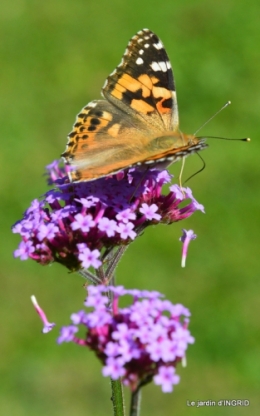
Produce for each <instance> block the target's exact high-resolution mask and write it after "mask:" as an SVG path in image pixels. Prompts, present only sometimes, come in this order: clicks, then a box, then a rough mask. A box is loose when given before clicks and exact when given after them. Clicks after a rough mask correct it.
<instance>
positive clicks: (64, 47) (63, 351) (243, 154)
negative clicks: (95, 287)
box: [0, 0, 260, 416]
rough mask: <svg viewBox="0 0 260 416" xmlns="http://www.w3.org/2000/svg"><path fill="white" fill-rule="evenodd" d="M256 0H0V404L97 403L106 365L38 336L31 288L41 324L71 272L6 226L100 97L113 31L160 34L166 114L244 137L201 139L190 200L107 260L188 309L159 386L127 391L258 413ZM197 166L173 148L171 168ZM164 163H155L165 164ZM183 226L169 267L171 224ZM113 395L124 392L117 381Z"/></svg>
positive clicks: (61, 411)
mask: <svg viewBox="0 0 260 416" xmlns="http://www.w3.org/2000/svg"><path fill="white" fill-rule="evenodd" d="M259 14H260V5H259V1H258V0H252V1H250V2H248V1H246V0H241V1H237V0H228V1H227V0H219V1H217V2H216V1H213V0H208V1H206V0H204V1H203V0H197V1H194V2H192V1H187V0H175V1H172V0H164V1H161V2H158V1H154V0H150V1H148V0H133V1H131V2H126V1H125V2H124V1H119V0H117V1H115V0H111V1H109V2H108V1H105V0H99V1H98V2H97V1H92V0H89V1H87V0H85V1H83V0H74V1H70V0H51V1H50V0H45V1H42V2H40V1H37V0H34V1H33V0H31V1H30V0H13V1H12V2H11V3H10V2H9V1H7V0H4V1H2V2H1V6H0V22H1V23H0V39H1V80H0V82H1V86H0V106H1V109H0V117H1V121H0V129H1V153H0V160H1V162H0V165H1V176H0V191H1V217H0V221H1V234H2V237H1V252H0V255H1V265H2V266H1V286H0V296H1V301H0V312H1V328H2V329H1V337H0V357H1V359H0V372H1V383H0V414H1V415H12V416H24V415H26V416H29V415H35V414H37V415H38V416H42V415H47V414H48V415H52V416H60V415H62V416H67V415H68V416H70V415H72V414H75V415H77V416H81V415H82V416H83V415H84V416H88V415H91V416H102V415H105V414H106V415H108V414H112V408H111V404H110V388H109V380H108V379H105V378H103V377H102V376H101V367H100V364H99V362H98V361H97V360H96V358H95V357H94V355H93V354H92V353H90V352H88V351H86V350H85V349H83V348H80V347H77V346H75V345H72V344H68V345H62V346H57V345H56V338H57V334H58V329H55V330H54V331H53V332H51V333H50V334H48V335H46V336H43V335H42V334H41V333H40V330H41V324H40V322H39V320H38V317H37V315H36V314H35V312H34V310H33V308H32V305H31V304H30V295H31V294H35V295H36V296H37V297H38V299H39V301H40V303H41V305H42V306H43V307H44V308H45V310H46V311H47V312H48V315H49V318H50V320H54V321H56V322H57V328H59V326H61V325H63V324H67V323H68V322H69V316H70V314H71V313H72V312H73V311H77V310H79V309H80V308H81V305H82V301H83V299H84V297H85V291H84V289H83V287H82V285H83V281H82V278H80V277H78V276H77V275H76V274H69V273H67V271H66V270H65V269H63V268H62V267H61V266H59V265H53V266H51V267H41V266H39V265H38V264H34V262H33V261H29V260H28V261H26V262H21V261H19V260H15V259H13V256H12V252H13V250H14V249H15V248H16V247H17V245H18V243H19V237H18V236H17V235H12V234H11V230H10V227H11V225H12V224H13V223H14V222H15V221H16V220H17V219H19V218H21V216H22V213H23V211H24V210H25V209H26V208H27V207H28V205H29V204H30V202H31V200H32V199H34V198H36V197H38V196H40V195H41V194H42V193H43V192H45V191H46V190H47V186H46V184H45V181H44V178H43V176H42V174H43V169H44V166H45V165H46V164H48V163H50V162H51V161H52V160H53V159H56V158H58V157H59V155H60V153H61V152H62V151H63V150H64V148H65V144H66V136H67V134H68V133H69V132H70V131H71V127H72V124H73V122H74V120H75V116H76V114H77V113H78V112H79V110H80V109H81V108H82V107H83V106H84V105H85V104H86V103H87V102H89V101H90V100H92V99H94V98H98V97H99V96H100V89H101V87H102V85H103V83H104V80H105V78H106V76H107V75H108V74H109V73H110V72H111V71H112V70H113V69H114V68H115V66H116V65H117V64H118V63H119V61H120V59H121V56H122V54H123V52H124V49H125V47H126V45H127V42H128V40H129V39H130V38H131V37H132V36H133V35H134V34H135V32H137V31H138V30H140V29H142V28H143V27H148V28H149V29H152V30H153V31H154V32H155V33H156V34H158V35H159V36H160V38H161V39H162V41H163V42H164V45H165V47H166V49H167V51H168V54H169V56H170V59H171V62H172V66H173V68H174V74H175V78H176V83H177V92H178V103H179V112H180V120H181V129H182V130H183V131H184V132H186V133H193V132H194V131H196V130H197V129H198V128H199V127H200V126H201V125H202V124H203V123H204V122H205V121H206V120H207V119H208V118H209V117H211V116H212V115H213V114H214V112H216V111H217V110H218V109H219V108H220V107H221V106H222V105H223V104H224V103H225V102H226V101H228V100H231V101H232V105H231V106H230V107H229V108H227V109H226V110H224V111H223V112H222V113H221V114H220V115H218V116H217V117H216V118H214V120H213V121H211V122H210V123H209V124H208V125H207V126H206V127H205V128H203V130H201V132H200V134H204V135H207V134H208V135H217V136H223V137H251V139H252V141H251V143H243V142H228V141H226V142H225V141H222V140H221V141H216V140H211V141H209V144H210V147H209V149H208V150H206V151H205V152H203V153H202V156H203V157H204V159H205V161H206V169H205V170H204V171H203V172H202V173H200V174H199V175H197V176H196V177H194V178H193V179H192V180H190V182H189V186H190V187H191V188H192V190H193V193H194V195H195V197H196V198H197V199H198V200H199V202H200V203H202V204H204V206H205V209H206V214H205V215H203V214H202V213H196V214H194V215H193V216H192V217H191V218H189V219H188V220H186V221H185V222H182V223H177V224H175V225H172V226H158V227H154V228H151V229H149V230H147V231H146V232H145V234H144V236H142V237H141V238H140V239H138V240H137V241H136V242H134V244H132V246H131V247H130V248H129V250H128V251H127V252H126V255H125V257H124V258H123V260H122V261H121V263H120V267H119V269H118V273H117V276H118V283H122V284H124V285H125V286H127V287H138V288H147V289H156V290H159V291H161V292H163V293H165V294H166V295H167V297H168V298H169V299H170V300H172V301H173V302H182V303H183V304H184V305H185V306H187V307H188V308H189V309H190V310H191V312H192V319H191V324H190V329H191V332H192V334H193V335H194V336H195V338H196V343H195V344H194V345H193V346H191V347H190V349H189V351H188V357H187V359H188V366H187V368H185V369H182V368H181V367H180V368H179V374H181V383H180V384H179V385H178V386H177V387H176V388H175V391H174V392H173V393H172V394H163V393H161V391H160V389H159V388H158V387H155V386H153V385H149V386H147V387H146V388H145V389H144V391H143V401H142V415H148V414H149V415H150V416H155V415H156V416H157V415H166V414H168V415H170V414H179V415H180V414H181V415H183V416H186V415H190V414H193V413H194V412H196V414H198V412H200V413H202V412H203V415H221V416H222V415H231V416H232V415H236V416H239V415H248V414H250V415H251V416H253V415H258V414H259V409H260V396H259V386H260V352H259V341H260V336H259V333H260V325H259V320H260V306H259V304H260V277H259V258H260V250H259V179H260V178H259V152H260V145H259V142H260V140H259V136H260V127H259V113H260V77H259V72H260V52H259V51H260V28H259ZM200 167H201V162H200V160H199V158H197V157H195V156H193V157H192V158H189V159H187V162H186V167H185V174H184V177H188V176H189V175H190V174H192V173H194V172H196V171H197V170H198V169H200ZM179 169H180V164H176V165H175V166H173V167H172V168H171V172H173V173H175V175H176V176H178V173H179ZM183 227H184V228H187V229H189V228H192V229H193V230H195V232H196V233H197V235H198V238H197V240H196V241H195V242H193V243H192V244H191V246H190V250H189V257H188V261H187V266H186V268H185V269H181V267H180V255H181V244H180V242H179V241H178V239H179V237H180V235H181V229H182V228H183ZM221 399H248V400H250V407H249V408H245V407H244V408H243V407H232V408H222V407H214V408H212V407H203V408H200V409H196V410H195V409H191V408H190V407H188V406H187V400H189V401H192V400H194V401H197V400H216V401H218V400H221ZM126 403H127V406H128V403H129V395H128V392H126Z"/></svg>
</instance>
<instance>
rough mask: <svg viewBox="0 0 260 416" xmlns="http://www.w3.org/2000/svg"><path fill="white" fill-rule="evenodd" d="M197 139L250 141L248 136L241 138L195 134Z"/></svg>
mask: <svg viewBox="0 0 260 416" xmlns="http://www.w3.org/2000/svg"><path fill="white" fill-rule="evenodd" d="M197 139H218V140H238V141H239V142H251V139H250V138H249V137H243V138H242V139H240V138H239V139H237V138H230V137H219V136H197Z"/></svg>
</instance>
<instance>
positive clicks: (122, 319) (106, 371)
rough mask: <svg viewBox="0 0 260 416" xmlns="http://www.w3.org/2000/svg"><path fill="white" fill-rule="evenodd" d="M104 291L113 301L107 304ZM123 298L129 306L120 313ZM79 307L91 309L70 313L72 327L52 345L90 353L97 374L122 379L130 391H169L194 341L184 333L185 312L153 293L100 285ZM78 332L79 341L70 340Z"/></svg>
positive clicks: (95, 287) (187, 315) (186, 331)
mask: <svg viewBox="0 0 260 416" xmlns="http://www.w3.org/2000/svg"><path fill="white" fill-rule="evenodd" d="M108 292H110V293H111V292H112V298H113V300H112V301H111V304H110V305H109V302H110V301H109V299H108V297H107V294H108ZM125 295H130V296H131V297H132V302H131V303H130V305H129V306H128V307H125V308H120V307H119V299H120V298H121V297H122V296H125ZM85 306H86V307H87V308H91V310H90V311H85V310H81V311H79V312H78V313H74V314H73V315H72V316H71V320H72V324H71V325H70V326H67V327H63V328H62V329H61V332H60V337H59V338H58V343H62V342H74V343H77V344H79V345H82V346H86V347H88V348H90V349H91V350H93V351H94V352H95V353H96V355H97V357H98V358H99V359H100V361H101V363H102V365H103V369H102V373H103V375H104V376H110V377H111V378H112V379H114V380H116V379H118V378H122V381H123V383H124V384H125V385H128V386H129V387H130V388H131V390H133V391H134V390H136V389H137V388H138V387H140V386H141V385H145V384H147V383H148V382H150V381H152V380H153V381H154V383H155V384H157V385H160V386H161V389H162V391H163V392H171V391H172V390H173V386H174V384H177V383H179V376H178V375H176V374H175V368H176V365H177V363H178V362H180V361H181V360H182V359H184V358H185V353H186V350H187V348H188V344H192V343H193V342H194V338H193V337H192V336H191V335H190V332H189V330H188V329H187V326H188V317H189V316H190V313H189V311H188V309H186V308H185V307H184V306H182V305H180V304H177V305H173V304H172V303H171V302H170V301H168V300H165V299H164V298H163V296H162V295H161V294H160V293H158V292H149V291H146V290H143V291H140V290H137V289H134V290H127V289H124V288H123V287H122V286H118V287H114V286H102V285H99V286H89V287H88V297H87V299H86V301H85ZM79 327H83V329H84V332H85V331H86V335H85V336H84V338H80V337H78V336H77V335H76V334H77V332H78V330H79ZM81 332H82V331H81Z"/></svg>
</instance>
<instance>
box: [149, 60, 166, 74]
mask: <svg viewBox="0 0 260 416" xmlns="http://www.w3.org/2000/svg"><path fill="white" fill-rule="evenodd" d="M150 66H151V68H152V70H153V71H155V72H157V71H162V72H167V69H168V68H167V63H166V62H164V61H162V62H152V63H151V65H150Z"/></svg>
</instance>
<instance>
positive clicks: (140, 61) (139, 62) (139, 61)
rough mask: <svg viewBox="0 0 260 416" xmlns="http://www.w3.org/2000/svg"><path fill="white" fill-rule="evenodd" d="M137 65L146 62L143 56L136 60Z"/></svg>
mask: <svg viewBox="0 0 260 416" xmlns="http://www.w3.org/2000/svg"><path fill="white" fill-rule="evenodd" d="M135 62H136V64H137V65H142V64H143V63H144V61H143V59H142V58H140V57H139V58H137V60H136V61H135Z"/></svg>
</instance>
